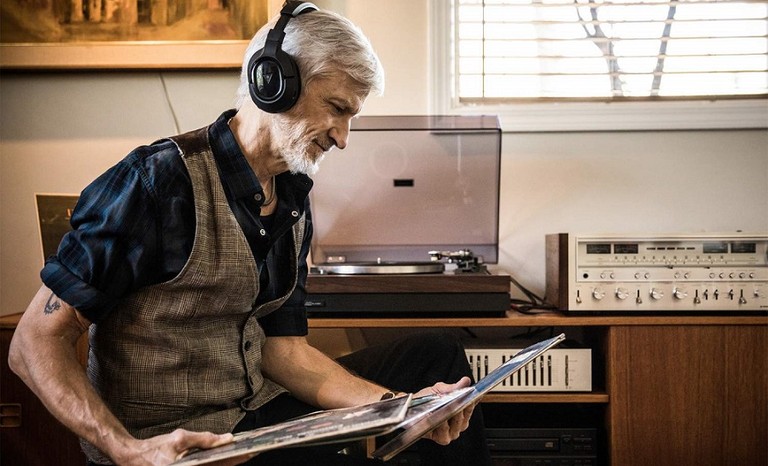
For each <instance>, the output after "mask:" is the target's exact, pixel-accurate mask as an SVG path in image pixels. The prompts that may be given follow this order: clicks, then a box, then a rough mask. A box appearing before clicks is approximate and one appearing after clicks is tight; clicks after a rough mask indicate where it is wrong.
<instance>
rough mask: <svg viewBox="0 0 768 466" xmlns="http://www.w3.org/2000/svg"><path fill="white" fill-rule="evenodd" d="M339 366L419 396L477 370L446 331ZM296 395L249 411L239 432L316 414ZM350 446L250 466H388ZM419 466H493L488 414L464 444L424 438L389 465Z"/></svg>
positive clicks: (265, 456) (370, 351)
mask: <svg viewBox="0 0 768 466" xmlns="http://www.w3.org/2000/svg"><path fill="white" fill-rule="evenodd" d="M338 362H339V363H340V364H341V365H343V366H344V367H346V368H347V369H348V370H350V371H351V372H354V373H355V374H357V375H359V376H360V377H363V378H365V379H368V380H371V381H374V382H376V383H378V384H381V385H383V386H385V387H388V388H391V389H393V390H397V391H402V392H416V391H418V390H421V389H422V388H424V387H428V386H431V385H434V384H435V383H437V382H446V383H453V382H456V381H458V380H459V379H460V378H461V377H463V376H470V377H471V371H470V368H469V364H468V363H467V359H466V356H465V353H464V348H463V346H462V345H461V342H460V341H459V339H458V338H457V337H455V336H454V335H453V334H451V333H449V332H444V331H425V332H421V333H418V334H414V335H411V336H407V337H404V338H401V339H399V340H397V341H394V342H392V343H388V344H383V345H378V346H372V347H369V348H366V349H363V350H361V351H358V352H355V353H352V354H350V355H348V356H344V357H342V358H340V359H339V360H338ZM316 410H317V408H315V407H312V406H310V405H306V404H304V403H302V402H300V401H298V400H296V399H294V398H292V397H291V396H290V395H283V396H281V397H278V398H277V399H275V400H273V401H272V402H270V403H268V404H267V405H265V406H263V407H262V408H260V409H259V410H257V411H256V412H254V413H249V415H248V416H246V418H245V419H243V421H241V422H240V424H238V425H237V426H236V428H235V432H237V431H240V430H247V429H253V428H257V427H261V426H264V425H271V424H274V423H276V422H280V421H283V420H287V419H290V418H292V417H296V416H299V415H302V414H306V413H309V412H312V411H316ZM344 447H345V445H325V446H322V447H304V448H302V447H298V448H289V449H280V450H273V451H269V452H265V453H262V454H260V455H258V456H256V457H255V458H253V459H252V460H250V461H249V462H248V463H246V464H247V465H248V466H268V465H269V466H277V465H280V466H283V465H286V466H292V465H296V466H321V465H377V464H378V465H382V464H383V463H381V462H380V461H377V460H371V459H366V458H364V455H355V456H347V455H338V454H336V452H337V451H339V450H340V449H342V448H344ZM406 456H407V457H408V459H409V461H408V463H407V464H408V465H409V466H410V465H419V466H438V465H439V466H488V465H490V464H491V460H490V455H489V453H488V448H487V446H486V439H485V432H484V427H483V419H482V412H481V410H480V408H479V407H478V408H477V409H475V411H474V414H473V415H472V419H471V420H470V426H469V428H468V429H467V430H466V431H464V432H463V433H462V434H461V436H460V437H459V439H458V440H455V441H454V442H452V443H451V444H449V445H447V446H441V445H438V444H437V443H435V442H432V441H431V440H420V441H418V442H417V443H416V444H415V445H414V446H413V447H412V448H410V449H409V450H407V451H405V452H403V453H401V454H400V455H398V456H397V457H395V458H393V459H392V460H390V461H389V462H388V463H389V464H393V465H394V464H406V463H404V462H403V461H404V458H405V457H406Z"/></svg>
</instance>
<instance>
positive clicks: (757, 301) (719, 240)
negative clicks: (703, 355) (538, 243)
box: [546, 233, 768, 313]
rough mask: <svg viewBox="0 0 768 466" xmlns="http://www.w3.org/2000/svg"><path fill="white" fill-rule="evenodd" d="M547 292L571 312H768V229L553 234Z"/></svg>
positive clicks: (548, 245) (549, 239)
mask: <svg viewBox="0 0 768 466" xmlns="http://www.w3.org/2000/svg"><path fill="white" fill-rule="evenodd" d="M546 296H547V300H548V301H549V302H551V303H552V304H554V305H555V306H557V307H558V308H559V309H561V310H564V311H568V312H580V311H581V312H625V311H630V312H656V311H663V312H670V311H672V312H678V313H689V312H690V313H695V312H760V311H762V312H768V233H758V234H746V233H734V234H719V235H715V234H695V235H669V236H618V235H584V236H580V235H571V234H567V233H560V234H552V235H547V236H546Z"/></svg>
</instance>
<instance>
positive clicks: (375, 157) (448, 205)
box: [306, 116, 510, 317]
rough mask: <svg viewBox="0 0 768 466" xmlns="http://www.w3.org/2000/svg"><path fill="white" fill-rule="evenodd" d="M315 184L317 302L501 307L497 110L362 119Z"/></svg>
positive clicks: (378, 307)
mask: <svg viewBox="0 0 768 466" xmlns="http://www.w3.org/2000/svg"><path fill="white" fill-rule="evenodd" d="M351 131H352V134H351V135H350V141H351V144H350V145H349V146H348V147H347V148H346V149H345V150H344V151H343V152H341V151H339V152H332V153H330V154H328V155H327V156H326V158H325V160H324V161H323V162H322V166H321V169H320V171H319V172H318V173H317V174H316V175H314V177H313V178H314V182H315V185H314V187H313V189H312V191H311V194H310V196H311V205H312V225H313V230H314V235H313V239H312V259H313V262H314V265H313V266H312V267H311V269H310V275H309V277H308V279H307V293H308V295H307V301H306V305H307V310H308V311H309V313H310V314H311V315H312V316H313V317H320V316H331V315H336V314H343V315H349V314H356V315H372V314H387V315H394V314H407V315H414V314H423V313H426V314H428V315H430V316H441V315H445V316H455V315H457V313H472V314H475V315H476V314H477V313H485V314H499V315H502V314H503V313H504V312H506V311H507V310H508V309H509V306H510V296H509V291H510V279H509V276H506V275H497V274H493V273H490V272H489V271H488V269H487V266H486V264H494V263H496V262H497V260H498V212H499V177H500V163H501V129H500V126H499V121H498V118H496V117H491V116H396V117H373V116H371V117H365V116H362V117H358V118H356V119H354V120H353V123H352V128H351Z"/></svg>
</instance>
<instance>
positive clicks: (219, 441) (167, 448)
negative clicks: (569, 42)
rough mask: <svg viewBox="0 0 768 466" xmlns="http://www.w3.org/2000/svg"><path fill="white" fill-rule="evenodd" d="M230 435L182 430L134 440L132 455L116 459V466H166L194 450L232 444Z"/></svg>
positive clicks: (222, 465)
mask: <svg viewBox="0 0 768 466" xmlns="http://www.w3.org/2000/svg"><path fill="white" fill-rule="evenodd" d="M232 439H233V436H232V434H221V435H217V434H213V433H211V432H192V431H189V430H184V429H176V430H174V431H173V432H171V433H170V434H164V435H158V436H157V437H152V438H149V439H146V440H136V443H135V445H132V446H131V447H132V449H133V453H129V454H128V455H129V456H130V458H126V459H125V461H124V462H123V461H120V460H119V459H118V461H117V463H118V464H130V465H141V466H144V465H152V466H160V465H163V466H165V465H168V464H171V463H173V462H174V461H177V460H178V459H180V458H182V457H183V455H184V454H185V453H186V452H188V451H189V450H191V449H194V448H202V449H208V448H214V447H218V446H220V445H226V444H227V443H230V442H232ZM252 456H255V455H247V456H238V457H237V458H229V459H227V460H222V461H220V462H217V463H215V464H216V465H218V466H234V465H236V464H240V463H242V462H244V461H246V460H247V459H248V458H251V457H252Z"/></svg>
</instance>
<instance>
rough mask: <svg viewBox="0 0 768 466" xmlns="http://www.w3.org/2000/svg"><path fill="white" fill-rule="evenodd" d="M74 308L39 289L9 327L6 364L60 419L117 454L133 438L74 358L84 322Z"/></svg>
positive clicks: (98, 444)
mask: <svg viewBox="0 0 768 466" xmlns="http://www.w3.org/2000/svg"><path fill="white" fill-rule="evenodd" d="M46 294H47V295H46ZM75 312H76V311H75V310H74V309H73V308H71V307H70V306H69V305H67V304H66V303H64V302H63V301H61V300H59V299H58V298H57V297H56V296H55V295H54V294H53V293H51V292H50V290H47V288H44V287H43V288H41V290H40V291H39V292H38V294H37V296H35V299H34V300H33V301H32V303H31V304H30V306H29V308H28V309H27V311H26V312H25V313H24V315H23V316H22V318H21V321H20V322H19V325H18V326H17V329H16V331H15V332H14V337H13V340H12V341H11V347H10V351H9V364H10V366H11V369H12V370H13V371H14V372H15V373H16V374H17V375H18V376H19V377H20V378H21V379H22V380H23V381H24V383H26V384H27V386H29V388H30V389H31V390H32V391H33V392H34V393H35V395H37V397H38V398H40V400H41V401H42V402H43V404H44V405H45V406H46V408H48V410H49V411H50V412H51V414H53V416H55V417H56V418H57V419H58V420H59V421H60V422H61V423H62V424H64V425H65V426H66V427H67V428H69V429H70V430H72V431H73V432H74V433H75V434H77V435H78V436H80V437H83V438H85V439H87V440H88V441H90V442H91V443H93V444H94V445H96V446H97V447H98V448H100V449H102V451H104V452H105V453H107V454H109V455H113V456H120V452H121V451H127V449H128V444H129V443H130V442H131V441H133V440H135V439H134V438H133V437H132V436H131V435H130V434H129V433H128V432H127V430H126V429H125V428H124V427H123V425H122V424H121V423H120V422H119V421H118V420H117V419H116V418H115V416H114V415H113V414H112V413H111V412H110V411H109V409H108V408H107V406H106V405H105V404H104V402H103V401H102V400H101V398H100V397H99V396H98V394H97V393H96V391H95V390H94V389H93V387H92V386H91V384H90V382H89V381H88V378H87V377H86V375H85V371H84V369H83V367H82V366H81V365H80V362H79V361H78V359H77V351H76V343H77V340H78V338H79V336H80V335H81V334H82V332H83V331H84V327H83V323H81V322H79V320H78V317H77V316H76V314H75ZM113 459H114V460H117V458H113Z"/></svg>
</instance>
